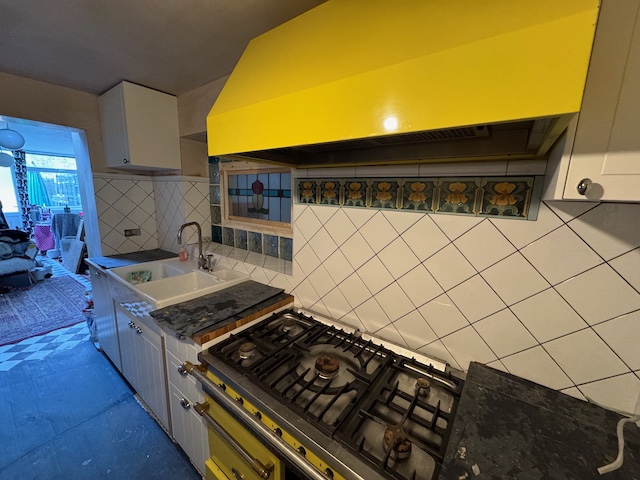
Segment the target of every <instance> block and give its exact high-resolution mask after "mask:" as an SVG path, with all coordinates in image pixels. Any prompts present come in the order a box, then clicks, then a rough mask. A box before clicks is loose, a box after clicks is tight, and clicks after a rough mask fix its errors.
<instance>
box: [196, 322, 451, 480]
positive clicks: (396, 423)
mask: <svg viewBox="0 0 640 480" xmlns="http://www.w3.org/2000/svg"><path fill="white" fill-rule="evenodd" d="M382 342H383V341H382V340H374V339H372V338H368V337H366V338H365V337H364V336H362V335H360V334H359V332H357V331H356V332H347V331H345V330H343V329H339V328H336V327H334V326H331V325H327V324H324V323H322V322H319V321H317V320H316V319H314V318H313V317H310V316H306V315H303V314H301V313H298V312H294V311H285V312H280V313H277V314H274V315H273V316H272V317H270V318H268V319H266V320H263V321H262V322H260V323H258V324H256V325H254V326H252V327H250V328H248V329H246V330H243V331H241V332H239V333H237V334H233V335H231V337H230V338H229V339H227V340H225V341H223V342H221V343H219V344H217V345H215V346H214V347H211V348H210V349H209V352H208V354H205V355H204V356H203V360H204V361H205V362H207V363H218V362H222V363H223V364H225V365H226V366H227V367H229V369H230V370H231V371H233V372H236V374H240V375H241V376H242V377H243V379H244V380H243V382H237V384H239V383H245V384H246V383H248V382H249V383H250V384H251V385H257V386H258V387H259V390H260V391H262V392H264V393H265V394H266V395H267V396H263V397H264V398H263V399H262V403H263V404H265V405H266V406H268V405H272V406H273V408H274V409H275V410H278V411H280V412H283V409H282V408H283V407H282V406H284V409H285V410H284V412H285V414H284V415H282V416H283V417H286V416H288V415H289V416H290V417H289V419H288V421H287V423H288V424H290V425H294V424H295V425H297V427H296V428H297V429H298V430H300V431H304V429H305V427H304V422H306V423H307V424H308V425H310V426H311V428H312V429H313V430H314V431H316V429H317V430H319V431H320V432H322V434H324V435H326V436H327V438H328V439H329V440H331V441H332V442H337V443H338V444H339V445H341V446H342V447H345V448H339V449H338V450H340V452H341V453H340V457H341V458H339V459H338V458H337V456H336V461H338V460H339V463H342V464H349V465H350V466H351V468H353V469H354V472H355V473H356V474H357V473H358V472H357V465H359V464H365V465H367V466H368V467H369V468H370V469H372V470H373V471H375V472H376V474H377V475H378V476H379V477H380V478H393V479H398V480H413V479H415V480H418V479H420V480H423V479H433V478H437V476H438V472H439V469H440V465H441V462H442V459H443V457H444V453H445V449H446V446H447V441H448V438H449V434H450V432H451V427H452V424H453V418H454V415H455V412H456V408H457V405H458V401H459V398H460V393H461V390H462V385H463V379H462V377H463V375H462V373H461V372H452V371H450V370H449V369H446V370H445V371H442V370H440V369H438V368H435V367H434V366H433V364H429V363H428V362H426V361H425V362H421V361H418V360H417V359H415V358H408V357H407V356H403V355H401V354H399V353H398V352H397V351H396V349H394V348H393V347H390V346H389V345H387V346H385V345H384V344H383V343H382ZM403 353H405V354H406V353H407V352H406V351H403ZM211 356H212V357H215V358H216V359H217V361H218V362H212V361H211ZM206 357H209V359H207V358H206ZM421 360H422V359H421ZM224 370H228V369H224ZM216 373H219V372H216ZM236 386H237V385H236ZM287 411H288V412H290V413H289V414H288V415H287V414H286V412H287ZM292 418H293V420H292ZM296 418H300V419H304V420H303V421H302V422H299V421H297V420H295V419H296ZM301 423H302V426H301ZM294 435H295V434H294ZM316 439H317V435H316ZM321 440H322V439H321ZM318 443H319V445H318V448H320V447H321V446H322V444H325V445H326V444H327V442H323V441H320V442H318ZM333 450H334V451H336V448H335V447H334V448H333ZM329 453H330V452H329ZM345 455H351V456H353V457H354V458H357V459H358V461H357V462H355V461H350V460H349V459H348V458H347V459H345ZM324 457H325V458H327V452H325V455H324ZM327 463H330V458H329V460H328V462H327ZM354 465H356V467H354ZM369 468H368V469H367V471H368V472H369V471H370V470H369ZM339 470H340V469H339V468H338V471H339ZM360 476H362V477H363V478H366V476H367V474H361V475H360Z"/></svg>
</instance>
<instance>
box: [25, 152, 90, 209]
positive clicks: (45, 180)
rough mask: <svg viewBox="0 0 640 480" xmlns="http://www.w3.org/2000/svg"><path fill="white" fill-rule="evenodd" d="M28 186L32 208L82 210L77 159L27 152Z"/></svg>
mask: <svg viewBox="0 0 640 480" xmlns="http://www.w3.org/2000/svg"><path fill="white" fill-rule="evenodd" d="M26 161H27V186H28V190H29V202H30V203H31V204H32V205H39V206H47V207H52V208H56V207H57V208H63V207H67V206H68V207H70V208H81V207H82V203H81V201H80V187H79V184H78V173H77V167H76V159H75V158H73V157H65V156H60V155H46V154H40V153H27V154H26Z"/></svg>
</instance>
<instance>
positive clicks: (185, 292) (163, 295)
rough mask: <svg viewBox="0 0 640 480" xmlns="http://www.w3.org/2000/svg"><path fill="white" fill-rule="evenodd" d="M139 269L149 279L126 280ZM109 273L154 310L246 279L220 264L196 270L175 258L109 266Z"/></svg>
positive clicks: (189, 262) (194, 265)
mask: <svg viewBox="0 0 640 480" xmlns="http://www.w3.org/2000/svg"><path fill="white" fill-rule="evenodd" d="M143 270H144V271H150V272H151V280H150V281H148V282H144V283H138V284H135V285H134V284H131V283H130V282H129V281H128V280H127V279H128V278H129V275H130V273H131V272H138V271H143ZM109 273H110V274H111V276H112V278H114V279H115V280H117V281H118V282H119V283H120V284H122V285H124V286H126V287H127V288H128V289H130V290H131V291H133V292H135V293H136V294H137V296H139V297H140V299H141V300H144V301H146V302H147V303H149V304H151V305H152V306H153V307H154V308H155V309H159V308H164V307H168V306H169V305H175V304H176V303H181V302H186V301H187V300H193V299H194V298H198V297H201V296H202V295H207V294H209V293H213V292H217V291H219V290H223V289H225V288H228V287H230V286H232V285H237V284H238V283H242V282H244V281H247V280H249V278H250V277H249V275H247V274H246V273H241V272H236V271H235V270H229V269H226V268H221V267H217V268H215V269H214V270H213V271H212V272H208V271H205V270H199V269H198V268H197V262H195V261H194V260H188V261H186V262H180V261H179V260H176V259H171V260H159V261H156V262H147V263H141V264H136V265H129V266H126V267H118V268H112V269H111V270H109ZM116 300H117V299H116Z"/></svg>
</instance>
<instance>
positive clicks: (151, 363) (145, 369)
mask: <svg viewBox="0 0 640 480" xmlns="http://www.w3.org/2000/svg"><path fill="white" fill-rule="evenodd" d="M134 331H135V332H136V333H135V335H136V337H137V338H136V339H135V340H136V346H135V354H136V356H137V364H138V378H139V382H140V383H139V390H138V393H139V394H140V396H141V397H142V399H143V400H144V401H145V403H146V404H147V405H148V406H149V408H151V410H152V411H153V413H155V415H156V416H157V417H158V418H159V419H160V421H161V422H162V423H163V425H164V426H165V427H166V428H167V429H168V430H170V423H169V412H168V410H167V383H166V377H165V372H166V371H165V362H164V345H163V342H162V337H161V336H160V335H158V334H157V333H155V332H153V331H152V330H150V329H149V328H147V327H146V326H145V325H144V324H143V323H141V322H138V323H136V328H135V329H134Z"/></svg>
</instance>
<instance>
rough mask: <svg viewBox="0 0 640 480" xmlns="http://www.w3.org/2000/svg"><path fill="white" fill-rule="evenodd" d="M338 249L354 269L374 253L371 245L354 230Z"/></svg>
mask: <svg viewBox="0 0 640 480" xmlns="http://www.w3.org/2000/svg"><path fill="white" fill-rule="evenodd" d="M340 251H341V252H342V253H343V254H344V256H345V257H347V261H348V262H349V263H350V264H351V266H352V267H353V268H354V269H356V270H357V269H358V268H360V267H361V266H362V265H364V264H365V262H367V261H368V260H369V259H370V258H371V257H373V255H374V252H373V250H371V247H370V246H369V244H368V243H367V242H366V240H365V239H364V237H363V236H362V235H360V233H359V232H356V233H355V234H354V235H353V236H352V237H351V238H349V240H347V241H346V242H344V243H343V244H342V246H341V247H340Z"/></svg>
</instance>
